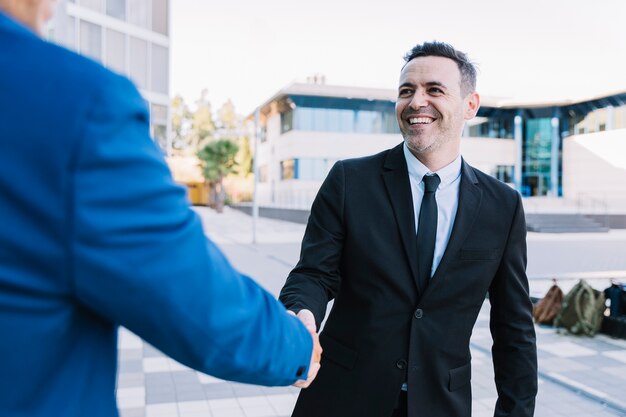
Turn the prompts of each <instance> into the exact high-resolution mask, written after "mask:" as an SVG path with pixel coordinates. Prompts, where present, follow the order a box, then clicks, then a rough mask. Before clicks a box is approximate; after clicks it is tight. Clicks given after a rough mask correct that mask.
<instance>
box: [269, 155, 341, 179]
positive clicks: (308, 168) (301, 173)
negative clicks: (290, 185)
mask: <svg viewBox="0 0 626 417" xmlns="http://www.w3.org/2000/svg"><path fill="white" fill-rule="evenodd" d="M333 163H335V161H334V160H329V159H324V158H297V159H287V160H284V161H281V162H280V173H281V175H280V179H281V180H302V181H322V180H323V179H324V178H326V175H328V171H330V168H331V167H332V164H333ZM261 168H264V169H265V177H264V173H263V172H262V170H261ZM259 174H260V177H261V179H260V182H265V181H267V176H266V175H267V166H266V165H264V166H263V167H260V168H259ZM263 178H265V181H263V180H262V179H263Z"/></svg>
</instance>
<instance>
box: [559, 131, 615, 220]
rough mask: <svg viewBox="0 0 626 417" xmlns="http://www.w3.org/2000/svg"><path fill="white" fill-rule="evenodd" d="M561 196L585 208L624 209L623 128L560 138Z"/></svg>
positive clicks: (600, 209)
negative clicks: (561, 145)
mask: <svg viewBox="0 0 626 417" xmlns="http://www.w3.org/2000/svg"><path fill="white" fill-rule="evenodd" d="M563 197H565V198H567V199H569V200H574V201H577V202H579V203H580V204H581V206H582V208H583V209H584V210H585V211H589V212H601V211H603V210H605V209H606V211H607V212H609V213H624V212H625V211H626V129H617V130H611V131H606V132H598V133H590V134H586V135H576V136H570V137H568V138H566V139H565V140H564V141H563Z"/></svg>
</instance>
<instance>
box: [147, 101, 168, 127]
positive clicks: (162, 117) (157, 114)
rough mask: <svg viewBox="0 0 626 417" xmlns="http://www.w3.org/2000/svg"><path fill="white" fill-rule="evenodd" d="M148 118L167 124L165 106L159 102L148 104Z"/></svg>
mask: <svg viewBox="0 0 626 417" xmlns="http://www.w3.org/2000/svg"><path fill="white" fill-rule="evenodd" d="M150 118H151V119H152V121H153V122H154V123H162V124H167V106H162V105H160V104H154V103H153V104H151V105H150Z"/></svg>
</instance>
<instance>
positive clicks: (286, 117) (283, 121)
mask: <svg viewBox="0 0 626 417" xmlns="http://www.w3.org/2000/svg"><path fill="white" fill-rule="evenodd" d="M291 129H293V110H288V111H286V112H284V113H281V114H280V133H287V132H289V131H290V130H291Z"/></svg>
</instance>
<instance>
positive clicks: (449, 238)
mask: <svg viewBox="0 0 626 417" xmlns="http://www.w3.org/2000/svg"><path fill="white" fill-rule="evenodd" d="M405 60H406V64H405V65H404V67H403V68H402V71H401V74H400V83H399V88H398V99H397V103H396V116H397V119H398V124H399V126H400V130H401V132H402V136H403V138H404V142H403V143H402V144H400V145H398V146H396V147H395V148H392V149H389V150H387V151H384V152H382V153H380V154H377V155H373V156H369V157H365V158H359V159H352V160H346V161H340V162H338V163H337V164H336V165H335V166H334V167H333V169H332V170H331V172H330V173H329V174H328V177H327V178H326V180H325V181H324V184H323V185H322V187H321V189H320V191H319V193H318V195H317V197H316V199H315V201H314V203H313V207H312V210H311V216H310V218H309V222H308V225H307V229H306V233H305V236H304V240H303V242H302V252H301V256H300V261H299V262H298V264H297V266H296V267H295V268H294V270H293V271H292V272H291V274H290V275H289V277H288V278H287V282H286V284H285V286H284V288H283V289H282V291H281V295H280V300H281V301H282V302H283V303H284V304H285V306H286V307H287V308H288V309H289V310H290V311H292V312H293V313H296V314H297V315H298V316H299V317H300V318H301V319H303V320H304V321H305V322H309V323H310V325H311V326H316V328H317V329H319V326H320V324H321V322H322V320H323V319H324V316H325V314H326V307H327V304H328V302H329V301H330V300H332V299H334V306H333V308H332V310H331V312H330V314H329V317H328V320H327V322H326V324H325V327H324V330H323V331H322V333H321V334H320V341H321V343H322V346H323V348H324V354H323V358H322V366H321V370H320V372H319V374H318V376H317V379H316V381H315V382H314V383H313V384H312V385H311V387H310V388H309V389H308V390H306V391H303V392H301V394H300V397H299V398H298V402H297V404H296V407H295V411H294V413H293V416H297V417H303V416H311V417H313V416H314V417H352V416H353V417H368V416H371V417H387V416H394V417H395V416H398V417H399V416H402V417H407V416H411V417H413V416H416V417H469V416H470V415H471V409H472V405H471V400H472V394H471V384H470V379H471V362H470V361H471V355H470V349H469V342H470V336H471V333H472V328H473V327H474V323H475V322H476V318H477V316H478V313H479V311H480V309H481V306H482V304H483V302H484V300H485V295H486V294H489V300H490V303H491V318H490V328H491V333H492V336H493V350H492V351H493V363H494V369H495V382H496V387H497V390H498V399H497V402H496V404H495V415H496V416H508V417H530V416H532V415H533V412H534V404H535V396H536V393H537V356H536V345H535V332H534V327H533V321H532V314H531V311H532V304H531V301H530V298H529V294H528V281H527V278H526V272H525V270H526V225H525V221H524V212H523V208H522V201H521V198H520V196H519V194H518V193H517V192H516V191H515V190H513V189H511V188H510V187H508V186H507V185H505V184H503V183H501V182H500V181H498V180H496V179H494V178H492V177H490V176H488V175H485V174H484V173H482V172H480V171H478V170H477V169H475V168H473V167H471V166H470V165H468V164H467V163H466V162H465V161H463V159H462V158H461V155H460V141H461V135H462V131H463V126H464V123H465V121H466V120H470V119H472V118H473V117H474V116H475V115H476V113H477V111H478V108H479V105H480V98H479V96H478V94H477V93H476V91H475V86H476V70H475V68H474V66H473V64H472V63H471V62H470V61H469V59H468V58H467V56H466V55H465V54H463V53H462V52H459V51H457V50H455V49H454V48H453V47H452V46H450V45H447V44H444V43H439V42H433V43H425V44H423V45H417V46H415V47H414V48H413V49H412V50H411V51H410V52H409V53H408V54H407V56H406V57H405Z"/></svg>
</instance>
